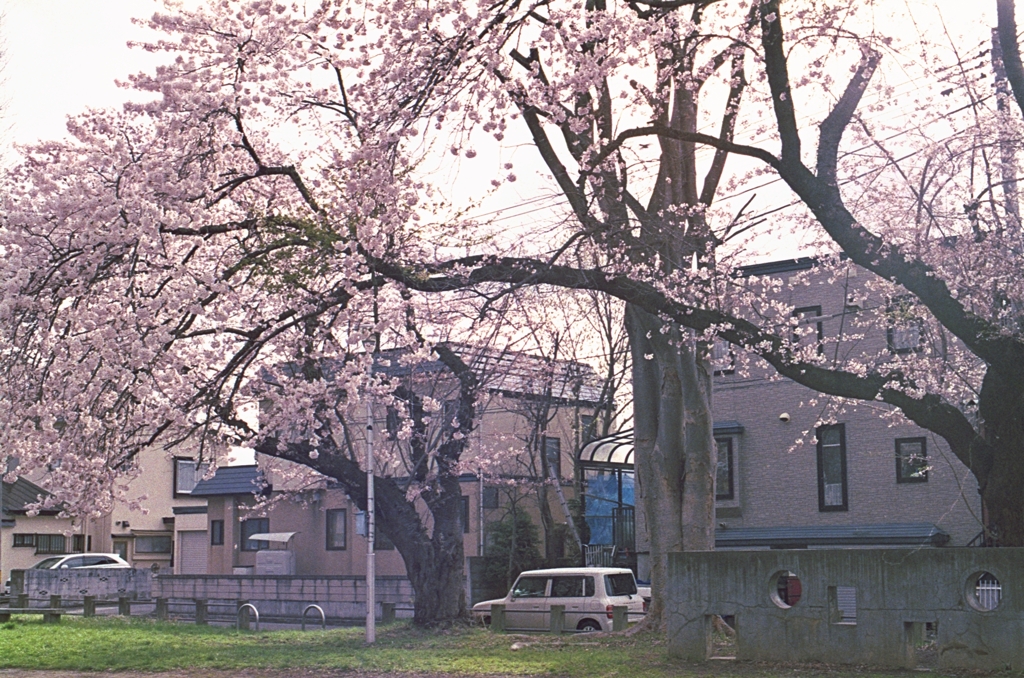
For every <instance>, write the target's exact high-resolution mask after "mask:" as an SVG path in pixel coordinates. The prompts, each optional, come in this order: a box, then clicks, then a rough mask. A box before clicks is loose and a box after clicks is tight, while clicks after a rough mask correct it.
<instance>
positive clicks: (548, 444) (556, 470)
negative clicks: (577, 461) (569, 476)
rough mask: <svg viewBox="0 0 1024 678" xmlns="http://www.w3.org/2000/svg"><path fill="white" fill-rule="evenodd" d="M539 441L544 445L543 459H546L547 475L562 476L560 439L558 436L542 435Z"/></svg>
mask: <svg viewBox="0 0 1024 678" xmlns="http://www.w3.org/2000/svg"><path fill="white" fill-rule="evenodd" d="M541 443H542V444H543V445H544V459H546V460H547V465H548V477H549V478H561V477H562V441H561V439H559V438H551V437H549V436H543V437H542V439H541Z"/></svg>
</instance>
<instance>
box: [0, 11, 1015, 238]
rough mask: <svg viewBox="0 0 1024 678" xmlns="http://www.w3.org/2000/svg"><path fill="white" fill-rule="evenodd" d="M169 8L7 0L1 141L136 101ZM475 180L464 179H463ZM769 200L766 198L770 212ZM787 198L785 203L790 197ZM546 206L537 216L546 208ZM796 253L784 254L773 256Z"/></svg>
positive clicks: (964, 18) (965, 19)
mask: <svg viewBox="0 0 1024 678" xmlns="http://www.w3.org/2000/svg"><path fill="white" fill-rule="evenodd" d="M188 1H189V2H199V1H200V0H188ZM380 1H382V2H384V1H386V0H380ZM883 2H884V3H892V5H891V6H892V7H894V8H896V7H900V6H910V7H912V8H913V13H914V14H915V15H916V17H917V18H918V21H919V23H918V27H916V28H921V29H923V30H927V31H932V30H936V31H942V30H943V29H942V23H940V22H939V21H937V20H936V19H935V12H934V9H932V8H931V7H930V5H931V4H932V2H933V0H883ZM934 2H935V4H936V5H938V6H939V7H940V8H941V12H942V15H943V19H944V23H945V25H946V26H947V27H948V28H950V29H951V30H953V31H958V30H960V29H967V30H968V31H969V32H971V33H973V37H972V43H973V44H976V40H979V39H980V40H985V39H986V38H985V36H986V35H987V33H988V30H989V28H990V27H991V26H993V25H994V23H995V0H973V1H969V0H934ZM162 4H163V3H162V0H0V8H2V11H3V13H4V25H3V32H4V34H5V41H6V49H7V63H6V64H5V65H4V69H3V79H4V82H3V90H2V95H0V96H2V100H3V101H5V103H6V105H7V111H6V116H5V119H4V120H3V121H2V123H3V125H4V126H6V127H7V128H8V129H7V132H6V134H4V135H3V136H2V137H0V139H2V140H3V142H5V144H10V143H30V142H33V141H36V140H41V139H50V138H59V137H61V136H63V135H64V134H65V119H66V117H67V116H68V115H70V114H74V113H78V112H81V111H83V110H85V109H86V108H88V107H106V106H116V105H118V104H120V103H121V102H123V101H124V100H125V99H126V98H128V96H129V92H127V91H125V90H123V89H120V88H118V87H117V86H116V84H115V80H117V79H124V78H125V77H126V76H127V75H128V74H129V73H132V72H137V71H140V70H149V69H151V68H152V66H153V64H154V63H155V62H156V60H157V59H159V58H161V57H154V56H152V55H148V54H146V53H145V52H142V51H141V50H138V49H129V48H128V46H127V44H126V43H127V42H128V41H129V40H133V39H135V40H138V39H142V38H144V37H145V35H146V32H145V30H144V29H142V28H140V27H138V26H135V25H134V24H132V22H131V18H132V17H133V16H136V17H148V16H150V15H151V14H152V13H153V12H154V11H156V10H157V9H159V8H160V7H161V6H162ZM881 6H883V7H889V6H890V5H887V4H883V5H881ZM1022 20H1024V19H1022ZM907 30H908V31H914V30H915V27H914V26H910V25H908V26H907ZM164 58H165V57H164ZM7 150H8V149H7V148H4V149H3V151H4V152H3V153H0V162H3V159H4V158H5V157H6V159H7V160H9V159H10V156H9V154H8V153H7V152H6V151H7ZM524 157H525V156H524ZM516 169H517V170H519V176H520V177H522V178H525V173H524V172H523V171H521V170H523V169H525V168H523V167H520V166H519V164H518V163H517V168H516ZM470 178H471V177H467V176H461V177H460V178H459V182H460V183H461V182H463V181H466V180H467V179H470ZM504 190H505V189H503V191H504ZM510 190H511V191H514V193H515V194H514V195H512V194H511V193H509V194H506V195H505V197H504V199H502V200H501V202H502V203H503V205H501V207H505V206H508V205H514V204H524V203H525V202H535V201H527V200H526V198H527V197H529V195H531V193H530V186H529V182H528V181H521V182H520V184H517V185H516V188H512V189H510ZM764 197H765V196H762V197H761V199H760V200H759V202H760V203H762V204H761V205H760V208H762V209H763V208H764V204H763V203H764V202H765V200H764ZM779 201H780V202H781V203H782V204H785V202H786V201H787V200H786V199H783V198H780V200H779ZM545 202H547V201H545ZM768 202H771V199H769V200H768ZM540 207H541V209H540V210H538V209H531V210H529V211H530V212H538V211H543V206H540ZM757 207H758V206H755V208H757ZM510 211H514V210H510ZM537 216H539V215H537ZM532 218H536V217H532ZM794 244H795V243H794ZM795 254H796V252H785V253H782V252H779V253H777V254H775V255H773V256H779V255H781V256H793V255H795Z"/></svg>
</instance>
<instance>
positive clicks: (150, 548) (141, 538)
mask: <svg viewBox="0 0 1024 678" xmlns="http://www.w3.org/2000/svg"><path fill="white" fill-rule="evenodd" d="M165 540H166V541H165ZM143 544H145V545H147V546H146V548H140V545H143ZM156 544H161V546H160V547H157V546H156ZM163 545H166V548H164V547H163ZM133 550H134V552H135V555H147V556H167V555H171V554H173V553H174V536H173V535H170V534H143V535H136V536H135V547H134V549H133Z"/></svg>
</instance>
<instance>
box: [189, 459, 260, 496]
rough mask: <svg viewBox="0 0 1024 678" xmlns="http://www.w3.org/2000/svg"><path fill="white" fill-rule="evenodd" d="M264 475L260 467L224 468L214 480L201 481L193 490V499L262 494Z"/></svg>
mask: <svg viewBox="0 0 1024 678" xmlns="http://www.w3.org/2000/svg"><path fill="white" fill-rule="evenodd" d="M269 489H270V488H264V487H263V474H262V473H261V472H260V469H259V467H258V466H222V467H220V468H218V469H217V472H216V473H215V474H214V475H213V477H212V478H207V479H205V480H200V481H199V482H198V483H196V486H195V487H194V488H192V492H191V496H193V497H218V496H224V495H229V494H260V493H262V492H264V491H267V490H269Z"/></svg>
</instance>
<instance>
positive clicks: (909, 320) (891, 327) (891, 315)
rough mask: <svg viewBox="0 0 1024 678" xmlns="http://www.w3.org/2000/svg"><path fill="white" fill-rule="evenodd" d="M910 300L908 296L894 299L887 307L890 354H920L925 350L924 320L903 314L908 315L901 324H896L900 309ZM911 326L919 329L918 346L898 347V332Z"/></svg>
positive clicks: (887, 337)
mask: <svg viewBox="0 0 1024 678" xmlns="http://www.w3.org/2000/svg"><path fill="white" fill-rule="evenodd" d="M909 299H910V297H909V296H907V295H903V296H899V297H894V298H892V299H890V300H889V303H888V304H887V306H886V316H887V320H888V322H887V323H886V328H885V344H886V347H887V348H888V350H889V353H892V354H893V355H909V354H911V353H920V352H921V351H923V350H924V319H922V318H920V317H917V316H910V315H909V314H906V313H902V314H901V315H906V316H907V317H906V318H904V320H903V321H902V322H900V323H897V322H896V315H897V309H898V307H899V306H903V305H904V304H906V302H907V301H908V300H909ZM910 325H914V326H916V327H917V344H916V345H914V346H897V345H896V330H897V329H901V330H902V329H905V328H906V327H908V326H910Z"/></svg>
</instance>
